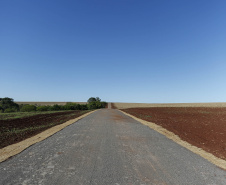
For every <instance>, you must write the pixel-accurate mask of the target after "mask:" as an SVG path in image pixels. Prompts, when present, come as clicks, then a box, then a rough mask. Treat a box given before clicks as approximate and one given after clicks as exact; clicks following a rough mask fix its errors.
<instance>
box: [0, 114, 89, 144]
mask: <svg viewBox="0 0 226 185" xmlns="http://www.w3.org/2000/svg"><path fill="white" fill-rule="evenodd" d="M87 112H88V111H65V112H56V113H50V114H39V115H35V116H30V117H24V118H17V119H9V120H0V148H3V147H5V146H8V145H10V144H14V143H17V142H19V141H22V140H24V139H26V138H28V137H31V136H33V135H36V134H38V133H40V132H42V131H43V130H46V129H48V128H50V127H53V126H55V125H59V124H61V123H64V122H66V121H68V120H70V119H74V118H77V117H79V116H81V115H82V114H85V113H87Z"/></svg>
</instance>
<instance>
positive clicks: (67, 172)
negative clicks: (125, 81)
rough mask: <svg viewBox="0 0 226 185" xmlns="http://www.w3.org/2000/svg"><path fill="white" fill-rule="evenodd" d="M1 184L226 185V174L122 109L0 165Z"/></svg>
mask: <svg viewBox="0 0 226 185" xmlns="http://www.w3.org/2000/svg"><path fill="white" fill-rule="evenodd" d="M0 184H2V185H7V184H12V185H16V184H24V185H25V184H27V185H31V184H48V185H51V184H54V185H57V184H59V185H70V184H73V185H80V184H84V185H86V184H87V185H88V184H97V185H113V184H114V185H127V184H131V185H136V184H137V185H140V184H143V185H145V184H148V185H149V184H156V185H161V184H164V185H165V184H172V185H176V184H178V185H185V184H192V185H199V184H200V185H201V184H202V185H221V184H222V185H225V184H226V171H224V170H222V169H220V168H218V167H216V166H215V165H213V164H211V163H210V162H208V161H207V160H205V159H203V158H202V157H200V156H198V155H196V154H194V153H192V152H191V151H189V150H187V149H185V148H183V147H182V146H180V145H178V144H176V143H174V142H173V141H171V140H169V139H168V138H166V137H165V136H163V135H161V134H159V133H157V132H156V131H154V130H152V129H150V128H149V127H147V126H145V125H142V124H141V123H139V122H137V121H135V120H134V119H132V118H130V117H128V116H126V115H124V114H123V113H121V112H120V111H118V110H114V109H101V110H98V111H96V112H94V113H92V114H90V115H88V116H87V117H85V118H83V119H81V120H79V121H77V122H75V123H74V124H72V125H70V126H68V127H66V128H65V129H63V130H61V131H59V132H58V133H56V134H54V135H53V136H51V137H49V138H47V139H46V140H43V141H42V142H39V143H36V144H34V145H32V146H31V147H29V148H27V149H26V150H24V151H23V152H21V153H20V154H18V155H16V156H14V157H12V158H10V159H8V160H6V161H5V162H2V163H0Z"/></svg>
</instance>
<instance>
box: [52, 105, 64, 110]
mask: <svg viewBox="0 0 226 185" xmlns="http://www.w3.org/2000/svg"><path fill="white" fill-rule="evenodd" d="M50 110H55V111H58V110H63V106H60V105H57V104H55V105H53V106H50Z"/></svg>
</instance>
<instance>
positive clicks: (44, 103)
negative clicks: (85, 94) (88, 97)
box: [15, 101, 87, 106]
mask: <svg viewBox="0 0 226 185" xmlns="http://www.w3.org/2000/svg"><path fill="white" fill-rule="evenodd" d="M15 103H17V104H19V105H20V104H29V105H38V106H40V105H56V104H57V105H65V104H66V103H67V102H20V101H16V102H15ZM73 103H78V104H87V102H73Z"/></svg>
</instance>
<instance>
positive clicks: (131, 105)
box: [112, 102, 226, 109]
mask: <svg viewBox="0 0 226 185" xmlns="http://www.w3.org/2000/svg"><path fill="white" fill-rule="evenodd" d="M112 104H113V105H112V106H113V107H114V108H117V109H127V108H137V107H226V103H225V102H219V103H112Z"/></svg>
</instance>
